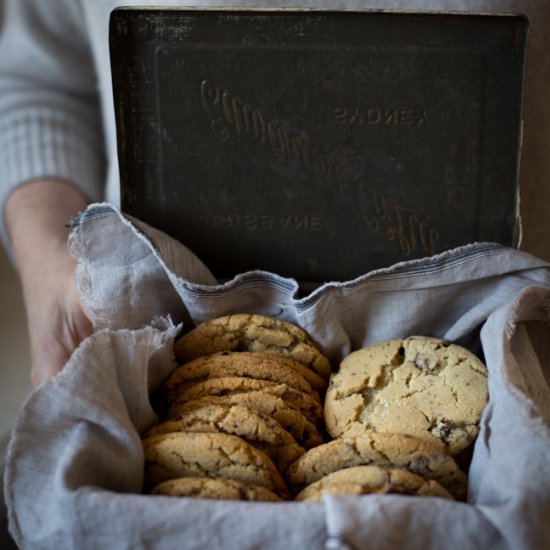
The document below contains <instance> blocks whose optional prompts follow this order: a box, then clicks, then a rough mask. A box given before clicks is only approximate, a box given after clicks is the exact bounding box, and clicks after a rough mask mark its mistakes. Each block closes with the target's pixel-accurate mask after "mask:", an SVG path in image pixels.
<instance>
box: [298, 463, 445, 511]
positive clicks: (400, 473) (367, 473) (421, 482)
mask: <svg viewBox="0 0 550 550" xmlns="http://www.w3.org/2000/svg"><path fill="white" fill-rule="evenodd" d="M357 485H360V486H361V487H360V493H357V490H359V488H358V487H357ZM330 487H331V488H332V489H330ZM350 488H352V490H354V491H355V492H352V493H351V494H372V493H383V494H390V493H391V494H404V495H413V496H436V497H441V498H446V499H450V500H453V497H452V496H451V494H450V493H449V492H448V491H447V490H446V489H445V488H444V487H442V486H441V485H440V484H439V483H438V482H437V481H434V480H432V479H428V480H426V479H424V478H422V477H420V476H418V475H416V474H413V473H411V472H408V471H407V470H402V469H400V468H382V467H379V466H355V467H353V468H346V469H344V470H338V471H336V472H332V473H331V474H328V475H326V476H324V477H322V478H321V479H320V480H319V481H316V482H315V483H312V484H311V485H308V486H307V487H306V488H305V489H303V490H302V491H300V492H299V493H298V494H297V495H296V498H295V500H299V501H305V502H318V501H320V500H321V499H322V497H323V494H324V493H325V492H337V491H338V490H340V491H349V490H350ZM339 494H350V493H348V492H343V493H339Z"/></svg>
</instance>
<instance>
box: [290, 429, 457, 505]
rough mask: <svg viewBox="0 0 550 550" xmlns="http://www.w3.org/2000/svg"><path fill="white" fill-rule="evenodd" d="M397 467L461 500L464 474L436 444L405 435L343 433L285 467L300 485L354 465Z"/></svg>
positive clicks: (296, 483)
mask: <svg viewBox="0 0 550 550" xmlns="http://www.w3.org/2000/svg"><path fill="white" fill-rule="evenodd" d="M362 465H364V466H366V465H374V466H383V467H398V468H403V469H405V470H408V471H410V472H412V473H414V474H417V475H419V476H421V477H423V478H425V479H433V480H435V481H437V482H438V483H440V484H441V485H442V486H443V487H445V488H446V489H447V490H448V491H449V492H450V493H451V494H452V495H453V496H454V497H455V498H456V499H459V500H464V499H465V497H466V490H467V476H466V474H465V473H464V472H463V471H462V470H461V469H460V468H459V467H458V465H457V463H456V461H455V460H454V459H453V458H452V457H451V455H450V454H449V453H447V452H446V451H445V450H444V448H443V446H442V445H440V444H439V443H435V442H431V441H428V440H426V439H420V438H418V437H415V436H411V435H408V434H397V433H385V432H372V431H371V432H366V433H365V434H363V435H360V436H357V437H352V436H348V437H346V436H345V435H344V436H342V437H340V438H338V439H334V440H332V441H330V442H328V443H325V444H324V445H321V446H319V447H315V448H314V449H311V450H309V451H308V452H307V453H305V454H304V455H303V456H302V457H300V458H298V459H297V460H296V462H294V463H293V464H292V465H291V466H290V468H289V469H288V470H287V473H286V477H287V481H288V482H289V483H291V484H293V485H297V486H304V485H309V484H311V483H314V482H316V481H318V480H319V479H321V478H322V477H324V476H325V475H328V474H330V473H332V472H335V471H337V470H342V469H344V468H350V467H354V466H362Z"/></svg>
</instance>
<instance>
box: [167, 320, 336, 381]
mask: <svg viewBox="0 0 550 550" xmlns="http://www.w3.org/2000/svg"><path fill="white" fill-rule="evenodd" d="M219 351H254V352H262V353H266V352H267V353H273V354H277V355H283V356H286V357H290V358H292V359H294V360H296V361H298V362H300V363H302V364H303V365H305V366H307V367H308V368H311V369H312V370H313V371H315V372H316V373H318V374H319V375H320V376H321V377H322V378H324V379H325V380H327V379H328V377H329V376H330V374H331V372H332V369H331V365H330V362H329V360H328V359H327V358H326V357H325V356H324V355H323V354H322V353H321V352H320V351H319V349H318V348H317V346H316V345H315V343H314V342H313V340H312V339H311V337H310V336H309V335H308V334H307V332H305V331H304V330H302V329H301V328H300V327H298V326H296V325H293V324H291V323H288V322H286V321H281V320H279V319H274V318H272V317H266V316H263V315H251V314H245V313H242V314H235V315H227V316H224V317H219V318H217V319H212V320H209V321H205V322H204V323H201V324H200V325H198V326H197V327H195V328H194V329H192V330H191V331H190V332H189V333H187V334H186V335H184V336H183V337H182V338H180V339H179V340H178V341H177V342H176V343H175V345H174V353H175V355H176V358H177V359H178V360H179V361H180V362H182V363H186V362H188V361H191V360H193V359H196V358H197V357H200V356H203V355H212V354H214V353H217V352H219Z"/></svg>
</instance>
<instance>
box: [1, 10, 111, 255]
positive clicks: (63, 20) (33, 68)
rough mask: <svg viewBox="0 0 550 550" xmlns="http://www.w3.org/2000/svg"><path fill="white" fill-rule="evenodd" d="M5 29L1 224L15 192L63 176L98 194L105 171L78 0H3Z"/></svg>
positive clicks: (97, 196) (96, 100) (93, 80)
mask: <svg viewBox="0 0 550 550" xmlns="http://www.w3.org/2000/svg"><path fill="white" fill-rule="evenodd" d="M2 19H3V21H2V22H3V26H2V34H1V37H0V205H1V212H2V220H1V221H2V223H1V227H0V232H1V236H2V240H3V241H4V244H5V245H6V246H7V247H8V248H9V242H8V237H7V231H6V227H5V223H4V219H3V214H4V206H5V201H6V199H7V197H8V196H9V194H10V192H11V191H12V190H13V189H14V188H15V187H17V186H19V185H21V184H23V183H26V182H28V181H31V180H35V179H43V178H55V179H63V180H66V181H69V182H72V183H73V184H75V185H77V186H78V187H79V188H80V189H81V190H82V191H83V192H84V193H85V194H86V195H87V196H88V198H89V199H90V200H99V199H100V198H101V196H102V187H103V181H104V177H105V176H104V173H105V159H104V148H103V137H102V128H101V114H100V110H99V98H98V96H97V85H96V75H95V71H94V65H93V61H92V57H91V52H90V48H89V44H88V39H87V36H86V30H85V22H84V18H83V15H82V12H81V9H80V3H79V2H77V1H76V0H5V2H4V12H3V14H2Z"/></svg>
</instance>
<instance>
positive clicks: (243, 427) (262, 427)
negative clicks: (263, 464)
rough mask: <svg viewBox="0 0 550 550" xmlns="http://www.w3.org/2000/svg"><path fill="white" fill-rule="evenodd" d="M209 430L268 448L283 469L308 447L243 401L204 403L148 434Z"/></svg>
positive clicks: (272, 457) (268, 453)
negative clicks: (222, 403) (232, 403)
mask: <svg viewBox="0 0 550 550" xmlns="http://www.w3.org/2000/svg"><path fill="white" fill-rule="evenodd" d="M178 431H182V432H210V433H226V434H231V435H236V436H238V437H241V438H243V439H244V440H245V441H247V442H248V443H250V444H251V445H253V446H254V447H256V448H257V449H260V450H261V451H263V452H265V453H266V454H267V455H268V456H269V457H270V458H271V459H272V460H273V462H274V463H275V465H276V466H277V467H278V468H279V471H280V472H281V473H284V472H286V469H287V468H288V466H289V465H290V464H292V462H295V461H296V460H297V459H298V458H300V457H301V456H302V455H303V454H304V452H305V450H304V449H303V448H302V447H300V445H298V443H297V442H296V440H295V439H294V438H293V437H292V436H291V435H290V433H289V432H287V431H286V430H285V429H284V428H283V427H282V426H281V425H280V424H279V423H278V422H277V421H276V420H273V419H272V418H270V417H268V416H265V415H263V414H259V413H257V412H255V411H253V410H250V409H248V408H246V407H243V406H241V405H229V406H224V405H212V404H210V405H203V406H202V407H200V408H198V409H195V410H193V411H190V412H186V413H182V414H181V415H180V416H179V417H176V418H173V419H171V420H167V421H165V422H163V423H162V424H159V425H158V426H155V427H154V428H152V429H151V430H149V431H148V432H147V434H145V437H149V436H152V435H156V434H166V433H172V432H178Z"/></svg>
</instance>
